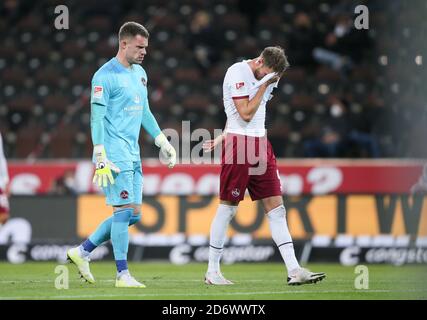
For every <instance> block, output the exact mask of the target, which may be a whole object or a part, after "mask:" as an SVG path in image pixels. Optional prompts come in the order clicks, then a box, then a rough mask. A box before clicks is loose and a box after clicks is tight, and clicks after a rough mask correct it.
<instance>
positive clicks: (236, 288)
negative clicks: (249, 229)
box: [0, 262, 427, 300]
mask: <svg viewBox="0 0 427 320" xmlns="http://www.w3.org/2000/svg"><path fill="white" fill-rule="evenodd" d="M56 266H57V264H55V263H41V262H40V263H25V264H21V265H12V264H7V263H0V299H2V300H4V299H6V300H8V299H84V300H88V299H109V300H110V299H146V300H157V299H161V300H176V299H179V300H185V299H190V300H197V299H209V300H224V299H233V300H238V299H240V300H251V299H257V300H258V299H259V300H264V299H265V300H277V299H278V300H287V299H326V300H335V299H427V268H426V266H403V267H393V266H387V265H369V289H365V290H358V289H355V286H354V281H355V278H356V277H357V274H355V269H354V267H342V266H340V265H337V264H322V265H320V264H312V265H309V266H308V267H309V268H310V269H312V270H313V271H324V272H326V273H327V278H326V279H325V280H324V281H323V282H321V283H318V284H312V285H304V286H299V287H291V286H288V285H286V283H285V272H284V266H283V265H282V264H271V263H269V264H265V263H262V264H255V263H253V264H234V265H226V266H223V273H224V274H225V275H226V276H227V277H228V278H229V279H231V280H233V281H235V285H233V286H226V287H221V286H219V287H218V286H217V287H213V286H207V285H205V284H204V283H203V281H202V279H203V275H204V272H205V269H206V265H205V264H196V263H195V264H188V265H183V266H176V265H172V264H169V263H131V264H130V270H131V272H132V274H133V275H134V276H135V277H136V278H137V279H138V280H140V281H142V282H144V283H145V284H146V286H147V288H145V289H116V288H114V276H115V266H114V263H113V262H96V263H92V272H93V274H94V276H95V278H96V280H97V282H96V284H94V285H89V284H87V283H83V282H82V281H81V280H80V279H79V277H78V275H77V270H76V268H75V266H74V265H70V264H67V265H66V266H67V267H68V269H69V280H70V281H69V289H62V290H58V289H56V288H55V286H54V285H55V278H56V277H57V276H58V274H56V273H55V267H56Z"/></svg>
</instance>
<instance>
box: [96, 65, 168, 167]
mask: <svg viewBox="0 0 427 320" xmlns="http://www.w3.org/2000/svg"><path fill="white" fill-rule="evenodd" d="M147 80H148V79H147V73H146V72H145V70H144V69H143V68H142V67H141V66H140V65H137V64H134V65H132V66H131V67H130V68H126V67H125V66H123V65H122V64H121V63H120V62H119V61H118V60H117V58H112V59H111V60H110V61H108V62H107V63H105V64H104V65H103V66H102V67H101V68H99V69H98V71H97V72H96V73H95V74H94V76H93V78H92V91H91V130H92V141H93V144H103V145H104V147H105V150H106V153H107V158H108V159H110V160H111V161H112V162H119V161H140V160H141V156H140V150H139V144H138V138H139V133H140V128H141V125H142V126H143V127H144V128H145V130H146V131H147V132H148V133H149V134H150V135H151V136H152V137H153V138H155V137H156V136H157V135H158V134H160V128H159V126H158V124H157V121H156V120H155V118H154V117H153V115H152V113H151V111H150V107H149V104H148V95H147Z"/></svg>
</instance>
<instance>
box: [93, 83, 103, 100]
mask: <svg viewBox="0 0 427 320" xmlns="http://www.w3.org/2000/svg"><path fill="white" fill-rule="evenodd" d="M103 93H104V88H103V87H102V86H94V87H93V97H94V98H98V99H100V98H102V94H103Z"/></svg>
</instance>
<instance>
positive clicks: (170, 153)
mask: <svg viewBox="0 0 427 320" xmlns="http://www.w3.org/2000/svg"><path fill="white" fill-rule="evenodd" d="M154 143H155V144H156V146H158V147H159V148H160V151H161V152H162V153H163V155H164V156H165V157H166V159H167V161H168V167H169V168H173V167H174V166H175V164H176V151H175V148H174V147H173V146H172V145H171V144H170V143H169V141H168V139H167V138H166V136H165V135H164V134H163V133H160V134H159V135H158V136H157V137H156V138H155V139H154Z"/></svg>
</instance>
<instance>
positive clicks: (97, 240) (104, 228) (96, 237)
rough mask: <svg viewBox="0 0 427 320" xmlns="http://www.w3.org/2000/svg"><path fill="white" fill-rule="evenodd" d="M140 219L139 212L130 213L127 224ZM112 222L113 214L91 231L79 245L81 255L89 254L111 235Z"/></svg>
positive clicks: (130, 224) (132, 223)
mask: <svg viewBox="0 0 427 320" xmlns="http://www.w3.org/2000/svg"><path fill="white" fill-rule="evenodd" d="M140 219H141V213H138V214H137V215H135V214H132V217H131V218H130V220H129V226H132V225H134V224H135V223H137V222H138V221H139V220H140ZM112 223H113V216H111V217H109V218H107V219H105V220H104V221H103V222H102V223H101V224H100V225H99V226H98V228H97V229H96V230H95V232H93V233H92V234H91V235H90V236H89V238H88V239H87V240H85V241H84V242H83V243H82V244H81V245H80V253H81V254H82V256H85V257H87V256H89V254H90V253H91V252H92V251H93V250H94V249H95V248H96V247H98V246H100V245H101V244H102V243H103V242H105V241H108V240H110V237H111V224H112Z"/></svg>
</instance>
